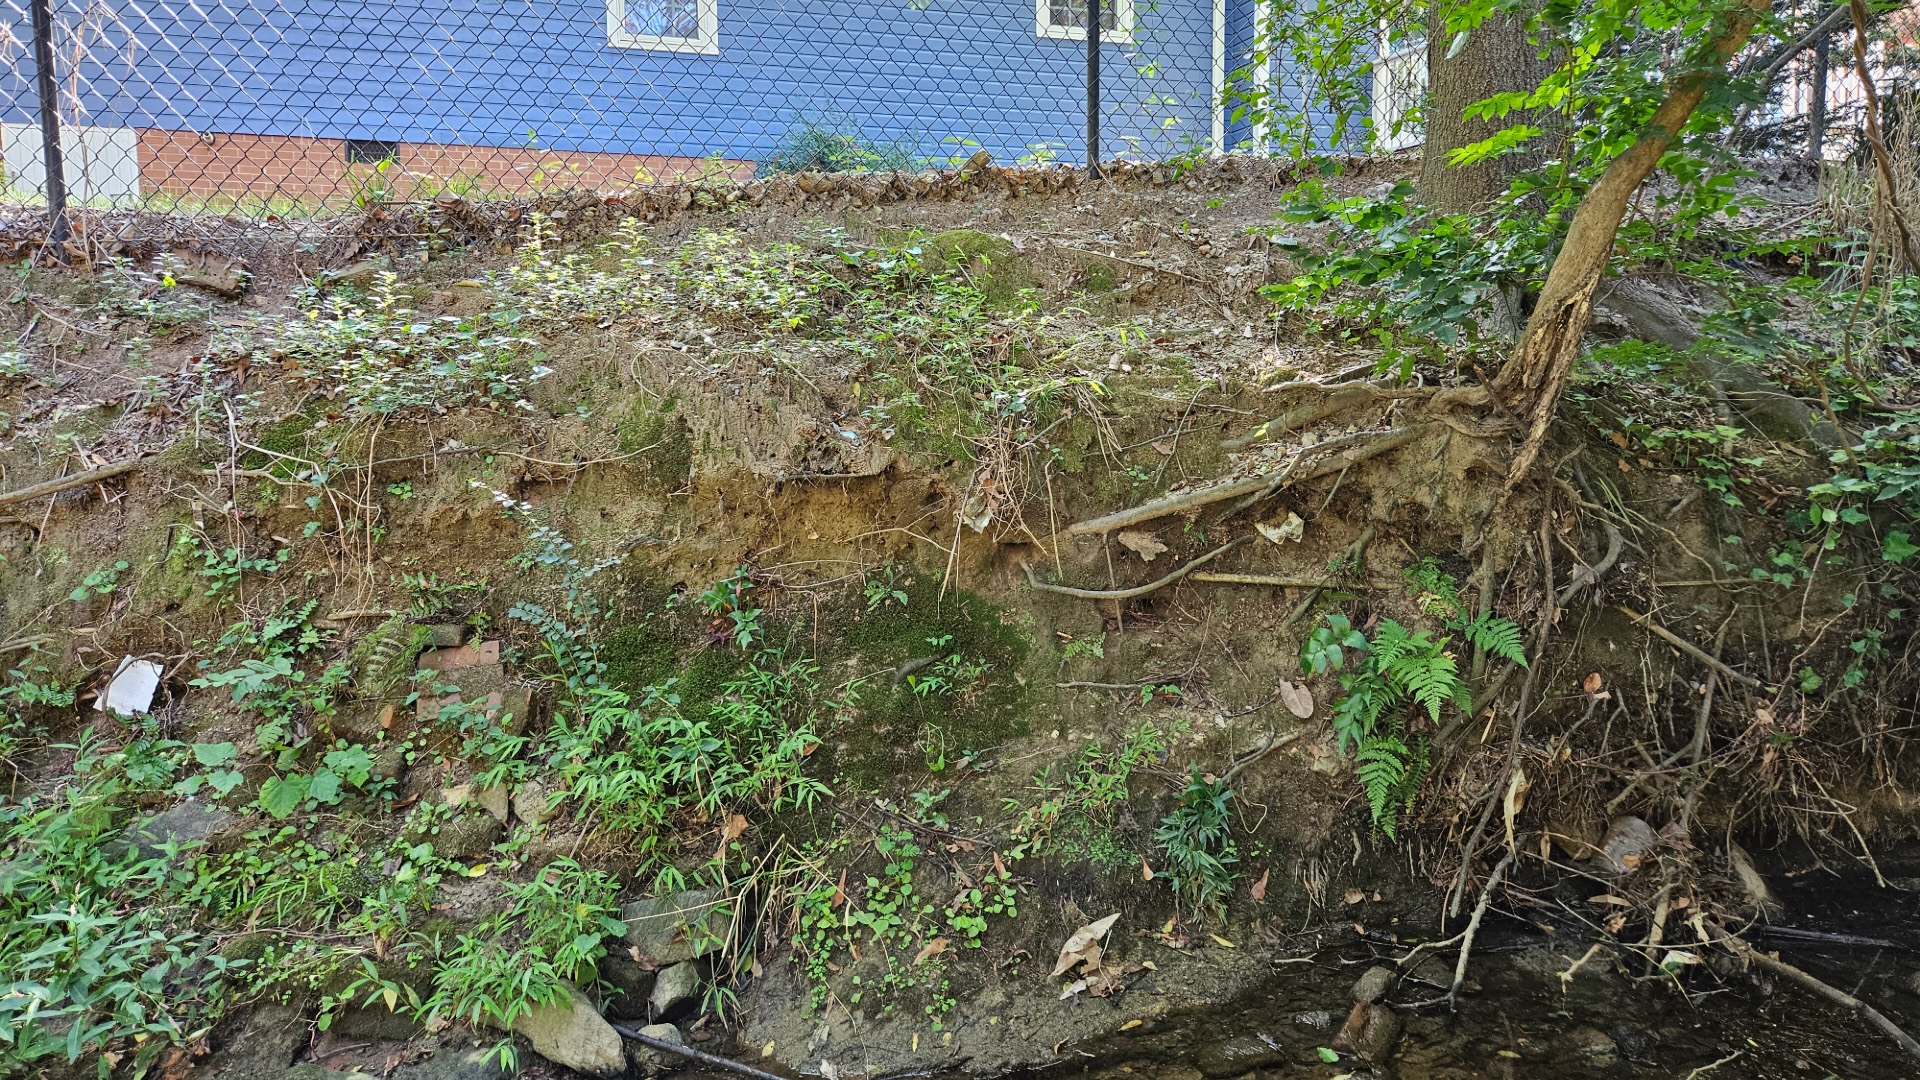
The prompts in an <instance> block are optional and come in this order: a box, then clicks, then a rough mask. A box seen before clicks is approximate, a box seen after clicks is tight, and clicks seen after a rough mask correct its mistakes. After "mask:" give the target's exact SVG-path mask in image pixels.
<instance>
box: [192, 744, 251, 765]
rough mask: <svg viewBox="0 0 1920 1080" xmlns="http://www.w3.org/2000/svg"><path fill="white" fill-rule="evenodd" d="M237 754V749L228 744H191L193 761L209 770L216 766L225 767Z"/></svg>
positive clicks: (238, 751) (238, 752)
mask: <svg viewBox="0 0 1920 1080" xmlns="http://www.w3.org/2000/svg"><path fill="white" fill-rule="evenodd" d="M239 754H240V750H239V748H238V747H236V746H234V745H233V744H232V743H230V742H220V743H194V744H193V760H195V761H197V762H199V763H200V764H202V765H204V766H206V767H207V768H209V769H211V768H213V767H214V766H216V765H225V764H226V763H227V762H229V761H232V760H233V759H234V758H236V757H238V756H239Z"/></svg>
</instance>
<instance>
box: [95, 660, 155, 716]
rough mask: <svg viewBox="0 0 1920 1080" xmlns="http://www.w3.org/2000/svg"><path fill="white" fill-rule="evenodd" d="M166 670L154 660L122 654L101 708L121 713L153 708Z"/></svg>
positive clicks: (144, 710) (139, 711)
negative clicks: (154, 697) (155, 694)
mask: <svg viewBox="0 0 1920 1080" xmlns="http://www.w3.org/2000/svg"><path fill="white" fill-rule="evenodd" d="M165 673H166V672H165V669H163V668H162V667H161V666H160V665H159V664H156V663H154V662H153V661H151V660H138V659H135V658H134V657H131V656H127V657H122V658H121V660H120V666H119V667H118V668H116V669H114V672H113V678H111V679H109V680H107V692H106V693H104V694H101V695H100V711H101V712H110V713H116V714H118V715H120V716H137V715H139V714H141V713H144V712H151V711H152V709H153V695H154V693H155V692H156V691H158V690H159V689H160V676H162V675H164V674H165Z"/></svg>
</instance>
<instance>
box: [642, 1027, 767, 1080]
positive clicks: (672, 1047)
mask: <svg viewBox="0 0 1920 1080" xmlns="http://www.w3.org/2000/svg"><path fill="white" fill-rule="evenodd" d="M607 1026H608V1027H611V1028H612V1029H613V1031H614V1034H616V1035H618V1036H620V1037H621V1038H623V1039H632V1040H633V1041H634V1042H637V1043H639V1044H640V1045H641V1046H646V1047H651V1048H652V1049H655V1050H663V1051H665V1052H667V1053H669V1054H679V1055H680V1056H681V1057H683V1058H686V1059H687V1060H689V1061H697V1062H699V1063H700V1064H702V1065H706V1066H709V1067H711V1068H715V1069H721V1070H723V1071H725V1072H733V1073H739V1074H740V1075H741V1076H751V1077H754V1080H785V1078H784V1077H780V1076H775V1075H774V1074H773V1073H770V1072H767V1071H765V1070H762V1069H756V1068H754V1067H753V1066H751V1065H745V1064H742V1063H740V1062H738V1061H735V1060H733V1059H732V1058H724V1057H721V1056H720V1055H719V1054H709V1053H707V1052H706V1051H705V1050H695V1049H694V1048H693V1047H691V1046H683V1045H681V1044H680V1043H676V1042H668V1041H667V1040H665V1039H656V1038H654V1037H653V1036H651V1035H642V1034H640V1033H639V1032H637V1031H635V1030H633V1029H632V1028H630V1027H627V1026H626V1025H625V1024H616V1023H613V1022H612V1021H608V1022H607Z"/></svg>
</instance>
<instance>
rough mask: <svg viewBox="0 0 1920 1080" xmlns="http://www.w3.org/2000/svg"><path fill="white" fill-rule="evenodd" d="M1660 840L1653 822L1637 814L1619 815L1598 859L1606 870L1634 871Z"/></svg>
mask: <svg viewBox="0 0 1920 1080" xmlns="http://www.w3.org/2000/svg"><path fill="white" fill-rule="evenodd" d="M1659 843H1660V837H1659V836H1658V835H1657V834H1655V833H1654V831H1653V826H1651V825H1649V824H1647V823H1646V822H1644V821H1642V820H1640V819H1639V818H1637V817H1623V818H1615V819H1614V820H1613V824H1611V825H1609V826H1607V835H1606V838H1605V839H1603V840H1601V841H1600V853H1599V854H1598V855H1596V856H1594V862H1595V864H1596V865H1598V867H1599V868H1600V870H1601V871H1602V872H1605V873H1611V874H1631V873H1633V872H1634V871H1635V870H1638V869H1640V865H1641V863H1643V862H1645V861H1646V859H1647V857H1648V855H1649V854H1651V853H1652V851H1653V849H1654V848H1655V847H1656V846H1658V845H1659Z"/></svg>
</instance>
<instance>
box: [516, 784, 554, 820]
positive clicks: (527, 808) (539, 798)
mask: <svg viewBox="0 0 1920 1080" xmlns="http://www.w3.org/2000/svg"><path fill="white" fill-rule="evenodd" d="M547 813H548V811H547V789H546V786H545V785H544V784H540V783H526V784H521V785H519V786H518V787H515V788H514V789H513V816H514V817H517V818H519V819H520V820H521V821H524V822H526V823H527V824H528V825H539V824H541V823H542V822H544V821H546V820H547Z"/></svg>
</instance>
